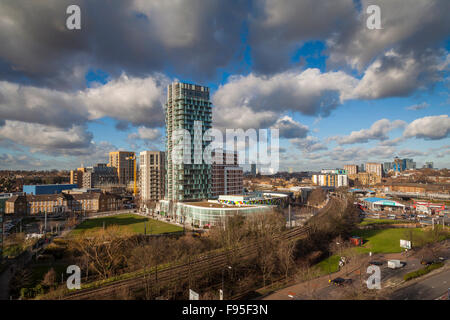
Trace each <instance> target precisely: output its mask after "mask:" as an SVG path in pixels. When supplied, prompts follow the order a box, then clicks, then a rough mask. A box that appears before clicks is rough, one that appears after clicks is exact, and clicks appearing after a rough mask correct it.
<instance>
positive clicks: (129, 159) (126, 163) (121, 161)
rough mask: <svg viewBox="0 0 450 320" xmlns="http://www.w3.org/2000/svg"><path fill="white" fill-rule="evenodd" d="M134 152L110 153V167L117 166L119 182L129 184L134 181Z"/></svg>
mask: <svg viewBox="0 0 450 320" xmlns="http://www.w3.org/2000/svg"><path fill="white" fill-rule="evenodd" d="M133 158H134V152H130V151H113V152H110V153H109V163H108V167H113V168H116V170H117V176H118V180H119V184H123V185H127V184H129V183H130V182H132V181H134V161H135V160H133Z"/></svg>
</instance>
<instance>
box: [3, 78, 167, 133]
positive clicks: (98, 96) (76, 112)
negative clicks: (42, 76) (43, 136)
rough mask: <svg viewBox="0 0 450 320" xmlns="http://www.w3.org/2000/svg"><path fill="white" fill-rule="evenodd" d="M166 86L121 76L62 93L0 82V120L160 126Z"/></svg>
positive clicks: (61, 124) (158, 81) (163, 82)
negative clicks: (113, 121) (101, 121)
mask: <svg viewBox="0 0 450 320" xmlns="http://www.w3.org/2000/svg"><path fill="white" fill-rule="evenodd" d="M168 83H169V79H168V78H167V77H165V76H163V75H154V76H149V77H146V78H134V77H128V76H127V75H125V74H123V75H122V76H120V77H119V78H117V79H114V80H112V81H110V82H108V83H107V84H105V85H103V86H96V87H95V88H87V89H85V90H83V91H78V92H65V91H58V90H51V89H47V88H38V87H33V86H27V85H19V84H14V83H10V82H5V81H0V117H1V118H3V119H9V120H17V121H23V122H29V123H40V124H44V125H52V126H58V127H70V126H71V125H73V124H77V125H80V124H83V123H85V122H86V121H89V120H95V119H100V118H102V117H111V118H114V119H117V120H119V121H124V122H130V123H132V124H135V125H147V126H161V125H162V124H163V123H164V111H163V109H162V104H163V100H164V90H165V87H166V85H167V84H168Z"/></svg>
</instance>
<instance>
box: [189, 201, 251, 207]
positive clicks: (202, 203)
mask: <svg viewBox="0 0 450 320" xmlns="http://www.w3.org/2000/svg"><path fill="white" fill-rule="evenodd" d="M185 204H187V205H191V206H197V207H204V208H239V207H240V206H235V205H228V204H222V203H215V202H208V201H199V202H185ZM245 207H253V206H247V205H246V206H245Z"/></svg>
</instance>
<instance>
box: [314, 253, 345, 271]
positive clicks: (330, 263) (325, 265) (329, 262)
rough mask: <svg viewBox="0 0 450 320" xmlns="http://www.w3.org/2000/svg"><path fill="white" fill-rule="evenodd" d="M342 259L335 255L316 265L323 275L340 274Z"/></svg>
mask: <svg viewBox="0 0 450 320" xmlns="http://www.w3.org/2000/svg"><path fill="white" fill-rule="evenodd" d="M340 259H341V257H340V256H339V255H337V254H334V255H332V256H329V257H328V258H326V259H324V260H322V261H320V262H319V263H318V264H316V267H318V268H319V269H320V271H321V272H322V273H323V274H327V273H333V272H338V271H339V260H340Z"/></svg>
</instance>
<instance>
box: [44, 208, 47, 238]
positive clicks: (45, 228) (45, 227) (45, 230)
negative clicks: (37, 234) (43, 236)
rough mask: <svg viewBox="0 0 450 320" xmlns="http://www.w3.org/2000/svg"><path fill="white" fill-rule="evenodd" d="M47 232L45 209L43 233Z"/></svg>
mask: <svg viewBox="0 0 450 320" xmlns="http://www.w3.org/2000/svg"><path fill="white" fill-rule="evenodd" d="M46 232H47V211H45V217H44V233H46Z"/></svg>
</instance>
